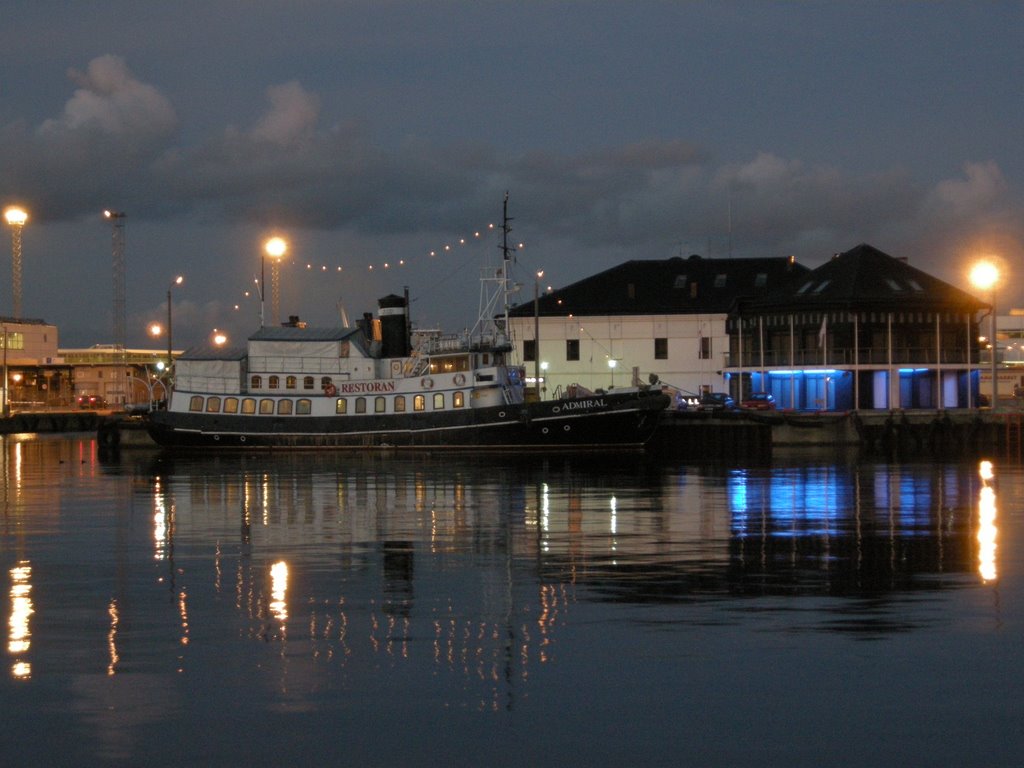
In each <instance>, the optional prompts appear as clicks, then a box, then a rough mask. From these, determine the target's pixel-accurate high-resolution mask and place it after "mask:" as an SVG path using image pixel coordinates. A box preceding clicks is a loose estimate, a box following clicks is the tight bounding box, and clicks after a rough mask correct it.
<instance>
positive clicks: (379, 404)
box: [373, 397, 388, 413]
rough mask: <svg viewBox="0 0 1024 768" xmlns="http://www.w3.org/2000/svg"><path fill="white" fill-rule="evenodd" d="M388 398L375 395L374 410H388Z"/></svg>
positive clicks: (377, 411)
mask: <svg viewBox="0 0 1024 768" xmlns="http://www.w3.org/2000/svg"><path fill="white" fill-rule="evenodd" d="M387 402H388V401H387V398H383V397H375V398H373V412H374V413H384V411H385V410H387Z"/></svg>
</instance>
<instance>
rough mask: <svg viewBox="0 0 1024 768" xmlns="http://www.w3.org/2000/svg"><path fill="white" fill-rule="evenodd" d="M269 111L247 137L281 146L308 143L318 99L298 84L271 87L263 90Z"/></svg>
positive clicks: (317, 114)
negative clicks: (265, 92) (268, 101)
mask: <svg viewBox="0 0 1024 768" xmlns="http://www.w3.org/2000/svg"><path fill="white" fill-rule="evenodd" d="M267 97H268V99H269V100H270V111H269V112H267V114H265V115H264V116H263V117H262V118H260V120H259V122H258V123H257V124H256V125H255V126H254V127H253V129H252V132H251V133H250V135H251V137H252V138H253V139H255V140H257V141H269V142H271V143H274V144H278V145H281V146H287V145H289V144H295V143H297V142H300V141H303V140H308V139H310V138H311V137H312V135H313V130H314V128H315V127H316V121H317V117H318V116H319V114H320V100H319V99H317V97H316V96H314V95H313V94H311V93H308V92H307V91H306V90H305V89H304V88H303V87H302V86H301V85H300V84H299V83H297V82H294V81H293V82H290V83H285V84H284V85H276V86H271V87H270V88H268V89H267Z"/></svg>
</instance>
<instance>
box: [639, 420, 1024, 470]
mask: <svg viewBox="0 0 1024 768" xmlns="http://www.w3.org/2000/svg"><path fill="white" fill-rule="evenodd" d="M1022 431H1024V412H1021V411H995V412H993V411H989V410H987V409H982V410H979V409H943V410H901V411H849V412H838V413H833V412H796V411H744V410H730V411H718V412H699V411H673V412H671V413H669V414H667V415H666V417H665V419H664V421H663V422H662V424H661V425H660V426H659V428H658V432H657V433H656V434H655V436H654V438H653V439H652V442H651V444H650V448H651V450H654V451H658V452H661V453H665V454H667V455H676V456H680V457H687V458H698V459H699V458H708V459H713V458H743V457H750V458H755V457H769V456H770V455H771V452H772V450H773V449H775V448H783V447H794V448H799V447H809V448H814V447H821V448H830V447H836V448H839V447H856V448H857V449H858V450H860V451H861V452H862V453H864V454H869V455H870V454H874V455H878V456H886V457H907V458H909V457H921V456H932V457H957V456H963V457H976V456H981V455H985V454H992V453H997V454H999V455H1004V456H1005V455H1015V456H1020V454H1021V443H1022V439H1021V438H1022Z"/></svg>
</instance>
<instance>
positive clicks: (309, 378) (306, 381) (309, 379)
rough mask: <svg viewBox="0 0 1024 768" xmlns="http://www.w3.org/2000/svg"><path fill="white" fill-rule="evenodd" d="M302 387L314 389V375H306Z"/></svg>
mask: <svg viewBox="0 0 1024 768" xmlns="http://www.w3.org/2000/svg"><path fill="white" fill-rule="evenodd" d="M302 388H303V389H312V388H313V377H312V376H306V377H305V378H304V379H303V380H302Z"/></svg>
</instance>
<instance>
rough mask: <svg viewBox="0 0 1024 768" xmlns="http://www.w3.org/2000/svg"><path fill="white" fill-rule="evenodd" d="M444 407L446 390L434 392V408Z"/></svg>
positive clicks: (437, 409) (436, 409)
mask: <svg viewBox="0 0 1024 768" xmlns="http://www.w3.org/2000/svg"><path fill="white" fill-rule="evenodd" d="M442 408H444V392H435V393H434V410H435V411H440V410H441V409H442Z"/></svg>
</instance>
